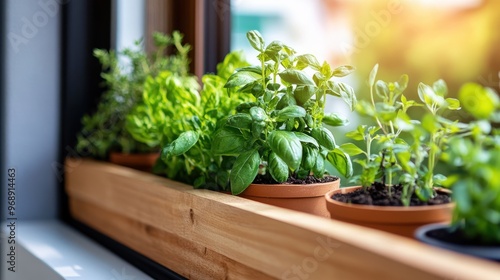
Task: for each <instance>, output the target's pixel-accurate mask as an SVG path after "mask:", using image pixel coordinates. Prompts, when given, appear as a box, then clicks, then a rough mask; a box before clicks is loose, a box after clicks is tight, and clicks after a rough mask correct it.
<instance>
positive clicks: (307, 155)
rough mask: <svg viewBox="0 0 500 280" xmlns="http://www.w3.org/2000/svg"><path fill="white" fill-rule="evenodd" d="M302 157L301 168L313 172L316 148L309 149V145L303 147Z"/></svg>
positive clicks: (317, 154) (316, 154)
mask: <svg viewBox="0 0 500 280" xmlns="http://www.w3.org/2000/svg"><path fill="white" fill-rule="evenodd" d="M303 152H304V153H303V155H302V167H303V168H304V169H305V170H313V169H314V166H315V165H316V160H317V158H318V157H321V156H320V155H319V151H318V149H317V148H314V147H311V146H309V145H305V146H303Z"/></svg>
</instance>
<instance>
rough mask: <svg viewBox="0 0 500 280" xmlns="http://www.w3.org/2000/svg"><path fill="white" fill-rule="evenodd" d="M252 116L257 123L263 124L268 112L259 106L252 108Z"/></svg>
mask: <svg viewBox="0 0 500 280" xmlns="http://www.w3.org/2000/svg"><path fill="white" fill-rule="evenodd" d="M250 115H251V116H252V119H253V120H254V121H256V122H262V121H265V120H266V119H267V114H266V111H264V109H262V108H260V107H257V106H254V107H252V108H250Z"/></svg>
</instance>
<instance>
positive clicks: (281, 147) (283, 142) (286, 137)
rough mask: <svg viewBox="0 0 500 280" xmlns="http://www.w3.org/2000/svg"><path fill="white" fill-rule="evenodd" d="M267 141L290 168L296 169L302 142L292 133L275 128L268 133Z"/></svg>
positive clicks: (300, 158) (298, 163) (299, 159)
mask: <svg viewBox="0 0 500 280" xmlns="http://www.w3.org/2000/svg"><path fill="white" fill-rule="evenodd" d="M267 140H268V143H269V146H270V147H271V150H272V151H273V152H275V153H276V155H278V156H279V157H280V158H281V159H282V160H283V161H284V162H285V163H286V164H287V165H288V167H289V168H290V169H291V170H296V169H297V168H298V167H299V166H300V163H301V161H302V144H301V143H300V140H299V138H297V136H295V134H294V133H292V132H289V131H282V130H276V131H273V132H271V133H269V136H268V139H267Z"/></svg>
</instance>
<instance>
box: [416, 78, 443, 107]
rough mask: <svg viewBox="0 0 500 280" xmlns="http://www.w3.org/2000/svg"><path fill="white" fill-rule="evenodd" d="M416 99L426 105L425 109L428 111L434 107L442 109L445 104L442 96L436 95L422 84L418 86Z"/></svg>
mask: <svg viewBox="0 0 500 280" xmlns="http://www.w3.org/2000/svg"><path fill="white" fill-rule="evenodd" d="M418 97H419V98H420V100H422V102H424V103H425V105H427V108H429V109H431V108H432V107H433V106H434V105H437V106H438V107H442V106H443V105H445V104H446V101H445V99H444V98H443V97H442V96H439V95H437V94H436V93H435V92H434V90H433V89H432V88H431V87H430V86H428V85H426V84H424V83H420V84H419V85H418Z"/></svg>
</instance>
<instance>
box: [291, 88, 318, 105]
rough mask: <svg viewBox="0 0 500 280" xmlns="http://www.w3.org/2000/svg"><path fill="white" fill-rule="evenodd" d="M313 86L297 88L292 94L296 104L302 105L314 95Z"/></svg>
mask: <svg viewBox="0 0 500 280" xmlns="http://www.w3.org/2000/svg"><path fill="white" fill-rule="evenodd" d="M315 90H316V87H315V86H305V85H303V86H297V87H296V88H295V91H294V92H293V94H294V97H295V100H296V101H297V104H299V105H304V104H305V103H306V102H307V101H308V100H309V99H311V97H312V96H313V95H314V93H315Z"/></svg>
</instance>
